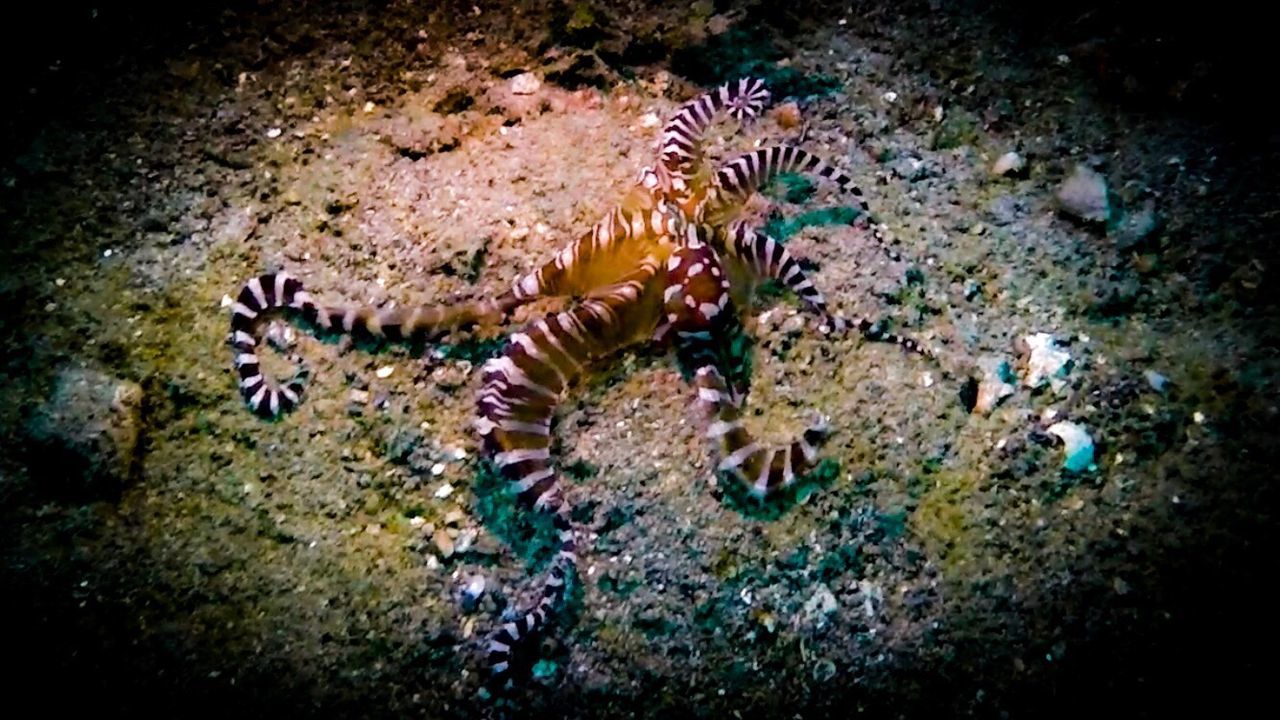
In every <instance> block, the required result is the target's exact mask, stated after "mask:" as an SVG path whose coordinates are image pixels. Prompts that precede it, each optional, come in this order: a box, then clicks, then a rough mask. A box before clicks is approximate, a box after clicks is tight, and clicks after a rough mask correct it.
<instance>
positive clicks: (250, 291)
mask: <svg viewBox="0 0 1280 720" xmlns="http://www.w3.org/2000/svg"><path fill="white" fill-rule="evenodd" d="M280 308H289V309H291V310H294V311H297V312H300V313H302V314H303V315H311V316H314V315H315V313H316V312H317V308H316V306H315V303H313V302H312V301H311V296H310V294H308V293H307V291H305V290H303V289H302V283H301V282H299V281H298V280H297V279H295V278H293V277H292V276H290V275H288V274H287V273H275V274H271V275H262V276H260V277H256V278H253V279H252V280H250V281H249V282H247V283H245V285H244V287H243V288H241V289H240V294H239V295H238V296H237V298H236V300H235V302H233V303H232V304H231V333H230V335H229V336H228V338H227V340H228V342H229V343H230V345H231V348H232V350H233V351H234V353H235V358H234V362H235V368H236V374H237V375H238V376H239V386H240V395H241V396H243V397H244V400H245V402H246V403H248V405H249V408H250V409H251V410H253V412H254V413H255V414H256V415H260V416H262V417H265V418H275V417H278V416H279V415H282V414H284V413H287V412H289V411H291V410H293V409H294V408H295V407H297V406H298V403H299V402H300V401H301V399H302V391H303V389H304V388H305V386H306V382H307V378H308V376H309V371H308V370H307V369H306V368H305V367H303V366H301V365H299V369H298V372H297V373H296V374H295V375H294V377H293V378H292V379H291V380H289V381H288V382H286V383H284V384H283V385H281V384H280V383H277V382H276V381H275V380H273V379H270V378H268V377H267V376H266V375H265V374H263V372H262V364H261V362H260V361H259V359H258V335H257V332H258V326H259V324H260V320H261V318H262V316H263V315H264V314H265V313H269V312H271V311H273V310H277V309H280ZM290 360H293V361H294V362H296V363H300V361H301V358H297V357H296V356H291V357H290Z"/></svg>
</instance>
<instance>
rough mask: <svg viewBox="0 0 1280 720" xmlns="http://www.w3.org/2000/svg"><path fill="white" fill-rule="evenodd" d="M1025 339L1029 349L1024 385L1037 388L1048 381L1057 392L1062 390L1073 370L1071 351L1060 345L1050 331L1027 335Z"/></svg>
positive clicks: (1023, 379)
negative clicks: (1068, 374)
mask: <svg viewBox="0 0 1280 720" xmlns="http://www.w3.org/2000/svg"><path fill="white" fill-rule="evenodd" d="M1023 341H1024V342H1025V343H1026V344H1027V348H1028V349H1029V353H1028V356H1027V359H1026V371H1025V375H1023V378H1022V383H1023V385H1026V386H1027V387H1029V388H1032V389H1035V388H1038V387H1041V386H1042V385H1044V384H1045V382H1048V383H1049V387H1050V388H1052V389H1053V391H1054V392H1055V393H1057V392H1061V391H1062V389H1063V388H1064V387H1066V385H1067V381H1066V376H1067V373H1068V372H1070V370H1071V365H1072V362H1071V353H1069V352H1067V351H1066V350H1065V349H1063V348H1062V347H1060V346H1059V345H1058V341H1057V340H1056V339H1055V338H1054V337H1053V335H1051V334H1049V333H1035V334H1034V335H1027V336H1026V337H1024V338H1023Z"/></svg>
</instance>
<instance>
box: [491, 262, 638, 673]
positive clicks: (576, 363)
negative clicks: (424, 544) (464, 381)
mask: <svg viewBox="0 0 1280 720" xmlns="http://www.w3.org/2000/svg"><path fill="white" fill-rule="evenodd" d="M658 267H659V264H658V261H657V260H656V259H655V258H653V257H646V258H645V259H644V260H642V261H641V262H640V264H639V267H638V268H637V269H636V270H634V271H632V272H631V273H628V274H627V275H626V276H624V278H623V279H622V280H621V281H620V282H618V283H615V284H614V285H612V286H609V287H607V288H603V289H600V290H598V291H597V292H595V293H593V294H592V296H591V297H589V298H587V299H586V300H584V301H583V302H581V303H579V304H578V305H576V306H574V307H573V308H571V309H569V310H566V311H564V312H560V313H556V314H554V315H548V316H547V317H545V318H543V319H541V320H538V321H536V322H534V323H531V324H530V325H528V326H527V327H525V328H524V329H523V330H522V331H520V332H518V333H515V334H513V335H512V336H511V339H510V341H509V342H508V343H507V345H506V347H505V349H504V350H503V353H502V354H501V355H500V356H498V357H496V358H494V359H492V360H490V361H489V362H487V363H485V365H484V367H483V369H482V372H481V374H482V379H483V387H482V389H481V391H480V394H479V397H478V399H477V418H476V430H477V431H478V433H479V434H480V437H481V440H482V442H483V446H484V451H485V454H486V455H487V456H488V457H490V458H491V459H492V461H493V462H494V464H495V465H496V466H497V467H498V469H499V471H500V472H501V473H502V475H503V476H504V477H505V478H506V479H507V480H509V481H510V482H511V484H512V487H513V489H514V491H515V493H516V499H517V502H518V503H519V504H521V505H522V506H524V507H527V508H530V509H533V510H535V511H538V512H543V513H547V514H549V515H551V516H552V521H553V524H554V526H555V528H556V531H557V533H558V534H559V541H560V547H559V550H558V551H557V553H556V557H555V559H554V560H553V561H552V564H551V568H550V570H549V571H548V574H547V577H546V580H545V581H544V583H543V588H542V592H541V595H540V597H539V599H538V601H537V602H536V603H534V604H533V606H532V607H530V608H529V609H527V610H525V611H523V612H521V613H519V615H518V616H517V617H516V618H515V619H514V620H512V621H510V622H507V623H504V624H503V625H502V626H501V627H499V628H498V629H497V630H495V631H494V632H493V633H491V634H490V636H489V638H488V648H487V652H488V662H489V665H490V668H491V670H492V673H493V675H494V677H495V679H498V678H501V677H502V676H503V675H504V674H505V673H506V672H507V671H508V670H509V669H510V662H511V656H512V652H513V648H514V647H515V646H516V645H517V643H519V642H520V641H522V640H523V639H524V638H525V637H527V636H529V635H532V634H534V633H536V632H538V631H539V630H541V629H542V628H543V626H545V625H546V623H547V622H548V619H549V617H550V615H551V613H552V612H553V611H554V610H555V609H556V608H557V607H558V606H559V605H560V603H561V602H562V601H563V599H564V593H565V584H566V583H567V582H568V580H569V578H570V577H571V576H572V575H573V574H574V572H575V570H576V565H577V552H578V546H577V538H576V533H575V530H574V528H573V525H572V522H571V520H570V515H569V506H568V504H567V503H566V502H565V500H564V497H563V495H562V493H561V491H560V486H559V483H558V481H557V477H556V472H555V470H554V469H553V468H552V467H551V418H552V415H553V413H554V411H555V408H556V406H557V405H558V404H559V402H560V398H561V395H562V393H563V392H564V390H565V388H566V387H568V385H569V384H570V383H571V382H572V381H573V380H574V378H576V377H577V376H578V375H580V374H581V373H582V371H583V368H584V366H585V365H586V364H587V363H588V362H590V361H591V360H593V359H597V358H600V357H604V356H606V355H608V354H611V353H613V352H615V351H616V350H618V349H619V348H620V347H621V346H623V345H626V344H627V343H628V342H630V341H631V339H632V338H634V337H636V335H637V333H638V331H637V330H636V328H633V327H630V325H631V324H632V323H635V322H638V320H637V318H642V317H645V316H646V313H645V312H644V308H643V307H641V306H640V301H641V299H642V297H644V296H645V290H646V286H647V284H648V283H649V282H650V281H651V280H652V279H653V278H654V277H655V275H656V273H657V270H658ZM649 314H651V313H649Z"/></svg>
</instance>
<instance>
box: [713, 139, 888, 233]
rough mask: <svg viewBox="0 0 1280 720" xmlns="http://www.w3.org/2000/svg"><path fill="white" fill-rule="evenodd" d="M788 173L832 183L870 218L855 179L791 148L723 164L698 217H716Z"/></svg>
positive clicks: (765, 150) (756, 152)
mask: <svg viewBox="0 0 1280 720" xmlns="http://www.w3.org/2000/svg"><path fill="white" fill-rule="evenodd" d="M788 172H803V173H807V174H810V175H817V176H819V177H823V178H826V179H828V180H831V181H832V182H834V183H836V184H837V185H838V186H840V191H841V192H842V193H847V194H850V195H853V197H854V198H855V200H856V202H857V203H858V209H859V210H861V211H862V213H863V214H864V215H867V216H870V212H871V211H870V208H869V206H868V205H867V201H866V198H865V197H863V194H862V189H861V188H859V187H858V186H857V185H856V184H855V183H854V181H853V178H851V177H849V176H848V175H845V174H844V173H842V172H840V171H839V170H837V169H836V167H835V166H834V165H831V164H830V163H828V162H827V161H825V160H823V159H822V158H820V157H818V156H817V155H814V154H813V153H811V152H809V151H807V150H801V149H800V148H797V147H792V146H790V145H777V146H774V147H767V148H760V149H759V150H753V151H751V152H749V153H745V154H743V155H739V156H738V157H736V158H733V159H731V160H729V161H728V162H726V163H725V164H724V165H722V166H721V167H720V169H719V170H717V171H716V174H715V178H714V179H713V180H712V183H711V187H710V188H709V189H708V191H707V196H706V198H705V199H704V200H703V201H702V203H701V205H700V207H699V209H698V215H699V217H705V218H708V219H713V218H716V217H718V216H719V215H720V214H721V213H723V212H724V210H726V209H728V208H729V207H731V206H733V205H736V204H738V203H741V202H743V201H744V200H746V199H747V198H748V197H749V196H750V195H752V194H753V193H756V192H759V190H760V189H761V188H763V187H764V186H765V185H767V184H768V183H769V182H770V181H771V180H773V179H774V178H776V177H777V176H778V175H781V174H782V173H788Z"/></svg>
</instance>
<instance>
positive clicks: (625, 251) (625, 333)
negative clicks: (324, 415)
mask: <svg viewBox="0 0 1280 720" xmlns="http://www.w3.org/2000/svg"><path fill="white" fill-rule="evenodd" d="M769 98H770V93H769V91H768V90H767V89H766V88H765V86H764V83H763V82H762V81H760V80H758V79H753V78H744V79H740V80H737V81H732V82H728V83H725V84H724V85H721V86H719V87H718V88H715V89H714V90H712V91H710V92H706V93H703V94H701V95H699V96H697V97H695V98H694V99H692V100H690V101H688V102H686V103H685V104H684V105H682V106H681V107H680V108H679V109H678V111H677V112H676V113H675V114H674V115H673V116H672V117H671V119H670V120H669V121H668V122H667V124H666V125H665V126H664V128H663V131H662V134H661V136H660V141H659V145H658V148H657V150H658V152H657V162H656V163H655V164H654V165H652V166H649V167H645V168H642V169H641V171H640V172H639V174H638V177H637V179H636V181H635V183H634V184H633V186H632V187H631V189H630V191H629V192H628V193H627V194H626V195H625V197H624V198H623V199H622V201H621V202H620V203H619V204H618V205H617V206H615V207H614V208H613V209H612V210H610V211H609V212H608V213H607V214H606V215H605V217H604V218H602V219H601V220H600V221H599V222H597V223H596V224H595V225H594V226H593V227H592V228H591V229H590V230H588V231H586V232H585V233H583V234H582V235H581V236H580V237H579V238H578V239H577V240H576V241H575V242H573V243H572V244H570V245H568V246H567V247H565V248H563V249H562V250H560V251H559V252H558V253H557V254H556V255H555V256H554V257H553V258H551V259H550V260H549V261H547V262H545V263H544V264H543V265H542V266H541V267H539V268H538V269H536V270H535V271H533V272H530V273H528V274H526V275H524V276H522V277H519V278H517V279H516V280H515V281H514V282H513V283H512V285H511V286H510V288H509V289H508V290H507V291H506V292H504V293H503V294H501V295H499V296H498V297H492V298H482V299H479V300H476V301H473V302H470V303H464V304H455V305H439V306H424V307H408V308H405V307H397V308H389V309H380V308H374V307H365V306H359V305H338V306H326V305H320V304H318V303H317V302H316V301H315V299H314V298H313V296H312V295H311V294H310V293H309V292H308V291H307V290H305V289H303V286H302V283H301V282H300V281H299V280H298V279H296V278H295V277H293V276H292V275H290V274H288V273H286V272H278V273H271V274H266V275H262V276H259V277H255V278H253V279H251V280H249V281H248V282H247V283H246V284H245V285H244V286H243V287H242V289H241V290H240V292H239V295H238V297H237V299H236V300H235V302H234V303H233V304H232V307H231V327H230V334H229V336H228V342H229V344H230V346H231V348H232V350H233V354H234V367H235V372H236V375H237V376H238V383H239V390H240V393H241V395H242V396H243V398H244V401H245V402H246V403H247V405H248V407H249V408H250V409H251V410H252V411H253V412H254V413H256V414H258V415H259V416H262V417H263V418H267V419H275V418H279V417H281V416H283V415H285V414H287V413H288V412H289V411H291V410H292V409H294V408H295V407H297V405H298V403H299V402H300V401H301V399H302V394H303V390H304V388H305V385H306V382H307V379H308V376H309V372H308V371H307V370H306V368H305V366H302V365H300V369H299V371H298V372H297V374H296V375H295V376H294V377H293V378H291V379H289V380H287V381H285V382H283V383H282V382H278V381H276V380H273V379H271V378H268V377H267V376H266V375H265V374H264V373H263V371H262V369H261V364H260V361H259V358H258V355H257V352H258V344H259V337H260V335H261V334H262V333H261V326H262V322H263V320H264V319H265V318H266V317H268V316H270V315H271V314H273V313H274V312H276V311H288V312H291V313H293V314H295V315H299V316H301V317H302V318H303V319H304V320H305V321H307V322H308V323H311V324H312V325H314V326H316V327H318V328H319V329H321V330H324V331H330V332H340V333H346V334H351V335H353V336H357V337H360V336H363V337H368V338H377V339H385V340H388V341H393V342H412V341H416V340H421V339H423V338H425V337H431V336H435V335H437V334H439V333H441V332H447V331H449V330H451V329H456V328H461V327H465V326H470V325H475V324H480V323H498V322H501V321H502V320H504V319H505V318H506V317H508V316H509V315H511V314H512V312H513V311H514V310H515V309H516V308H518V307H520V306H522V305H525V304H527V303H530V302H532V301H534V300H536V299H539V298H547V297H567V298H570V299H571V300H572V303H571V304H570V305H569V306H568V307H567V309H565V310H562V311H560V312H554V313H548V314H546V315H545V316H544V317H541V318H538V319H535V320H533V321H531V322H528V323H527V324H526V325H525V326H524V327H523V328H522V329H520V330H518V331H516V332H514V333H512V334H511V335H510V336H509V338H508V339H507V341H506V343H505V346H504V347H503V349H502V350H501V352H499V353H498V354H497V355H496V356H495V357H493V358H492V359H490V360H489V361H487V362H486V363H485V364H484V365H483V366H482V368H481V370H480V374H481V387H480V390H479V393H478V395H477V398H476V415H475V421H474V426H475V431H476V433H477V434H478V436H479V440H480V445H481V447H482V449H483V456H484V458H485V459H486V460H487V462H489V463H491V466H492V467H494V468H496V469H497V471H498V472H499V473H500V474H501V475H502V476H503V477H504V478H505V479H506V480H507V481H509V484H510V487H511V490H512V492H513V494H514V496H515V499H516V503H517V504H518V505H519V506H521V507H524V508H527V509H528V510H531V511H533V512H535V513H541V514H545V515H547V516H549V517H550V519H551V524H552V526H553V527H554V529H555V532H556V533H557V546H556V553H555V555H554V557H553V558H552V560H551V561H550V563H549V566H548V568H547V569H546V571H545V577H544V579H543V581H542V584H541V590H540V592H539V593H538V594H537V596H536V598H535V599H533V600H532V601H531V602H529V603H527V604H525V605H523V606H513V607H512V608H508V610H507V613H506V618H505V621H504V622H500V623H499V624H498V626H497V627H496V628H495V629H493V630H492V632H490V633H488V634H487V636H486V638H485V646H484V653H485V654H486V656H487V660H486V662H487V665H488V667H489V669H490V671H491V673H492V674H491V677H492V678H494V679H496V680H499V681H503V680H505V679H506V678H508V677H509V675H510V672H511V670H512V667H513V665H512V664H513V657H514V655H515V653H516V652H517V651H518V649H519V648H521V647H523V646H525V643H526V641H527V640H528V639H529V638H530V637H533V636H535V635H537V634H539V633H541V632H543V631H545V630H546V629H547V627H548V625H549V624H550V623H551V621H552V619H553V617H554V615H555V613H556V611H557V609H558V608H559V607H560V606H561V605H562V604H563V601H564V598H565V593H566V588H567V586H568V585H569V583H571V582H572V581H573V579H574V578H575V577H576V573H577V566H578V559H579V555H580V554H581V553H582V551H583V548H582V544H581V539H580V538H581V536H582V533H581V532H580V530H579V528H578V527H576V525H575V522H574V520H573V517H572V513H571V506H570V503H569V502H568V501H567V500H566V499H565V495H564V493H563V491H562V488H561V485H560V482H559V479H558V472H557V470H556V468H555V467H554V465H553V462H552V456H551V438H552V427H551V426H552V421H553V416H554V414H555V411H556V409H557V407H558V406H559V405H560V403H561V401H562V399H563V398H564V396H565V394H566V392H567V391H568V390H569V388H570V387H571V386H573V384H574V383H575V381H577V380H578V379H579V378H581V377H582V376H583V375H584V374H585V373H587V372H588V371H589V369H590V368H591V366H592V365H593V364H596V363H599V362H602V361H604V360H606V359H608V358H609V357H611V356H614V355H616V354H618V353H619V352H620V351H621V350H623V349H624V348H627V347H630V346H633V345H637V344H640V343H657V344H658V345H659V347H661V348H667V349H672V350H674V353H675V355H676V359H677V361H678V362H679V364H680V367H681V368H682V370H683V371H684V374H685V377H686V378H687V379H688V380H690V381H691V383H692V385H693V387H694V389H695V390H696V399H695V400H694V402H693V405H694V408H695V411H696V414H697V417H698V418H699V420H700V422H701V424H700V430H701V432H702V434H703V435H704V436H705V438H706V439H707V441H708V443H709V444H710V445H711V446H712V448H713V449H714V452H715V454H716V456H717V458H718V464H717V465H716V470H717V472H718V473H719V474H721V475H722V476H724V477H727V478H730V479H731V481H732V482H735V483H738V484H739V487H740V488H741V489H742V490H745V492H746V494H747V495H748V496H750V497H752V498H757V499H760V500H764V499H767V498H770V497H773V496H775V495H776V494H777V493H779V492H780V491H783V490H785V489H787V488H789V487H792V486H793V485H794V484H795V483H796V482H797V479H799V478H801V477H802V476H804V474H805V473H807V472H810V471H811V470H812V469H813V468H814V467H815V466H816V464H817V462H818V460H819V449H820V447H821V445H822V443H823V441H824V440H825V439H826V438H827V437H828V434H829V432H830V427H829V422H828V420H827V419H826V418H824V417H822V416H821V415H819V416H818V417H817V419H816V420H815V421H814V422H813V423H812V424H811V425H810V426H809V427H807V428H806V429H805V430H804V431H803V432H802V433H800V434H799V436H798V437H796V438H795V439H793V440H791V441H790V442H787V443H783V444H780V445H770V444H767V443H763V442H760V441H759V440H757V439H756V438H754V437H753V436H752V434H751V433H750V432H749V431H748V430H747V427H746V425H745V424H744V422H743V419H742V416H743V406H744V403H745V400H746V391H747V387H746V386H747V382H746V379H745V378H741V377H738V378H736V379H735V372H734V361H733V357H732V355H733V353H732V351H731V348H730V345H731V344H732V339H733V338H734V337H735V336H736V335H737V334H740V333H741V332H742V328H743V324H742V317H743V312H744V310H745V309H746V308H748V307H749V305H750V299H751V297H752V294H753V293H754V292H755V290H756V288H757V287H758V286H759V285H760V284H761V283H762V282H764V281H768V280H772V281H776V282H778V283H780V284H781V285H782V286H784V287H786V288H787V289H789V290H790V291H791V292H793V293H795V295H796V296H797V297H798V298H799V300H800V301H801V303H802V304H803V305H804V306H805V307H806V309H807V310H808V311H809V312H811V313H812V314H813V315H815V316H816V317H817V318H818V328H819V329H820V330H821V331H822V332H824V333H829V334H835V333H845V332H849V331H854V330H856V331H858V332H860V333H862V334H863V335H864V336H865V337H867V338H869V339H874V340H882V341H888V342H894V343H897V344H899V345H900V346H902V347H903V348H905V349H906V350H908V351H911V352H915V353H918V354H921V355H926V356H927V355H929V354H930V351H928V350H927V349H925V348H924V347H923V346H921V345H920V344H919V343H917V342H916V341H915V340H912V339H910V338H907V337H902V336H899V335H894V334H891V333H888V332H885V331H884V330H883V329H882V328H881V327H880V326H879V325H877V324H875V323H872V322H871V321H869V320H867V319H866V318H861V317H855V318H851V319H850V318H845V317H843V316H840V315H837V314H833V313H832V312H830V311H829V309H828V307H827V304H826V301H825V299H824V297H823V295H822V293H821V292H820V291H819V290H818V289H817V288H816V287H815V286H814V284H813V283H812V281H811V280H810V278H809V277H808V275H807V273H806V272H805V271H804V269H803V268H802V267H801V265H800V262H799V261H798V260H797V259H796V258H795V257H794V256H793V255H792V254H791V253H790V252H789V251H788V250H787V249H786V247H785V246H784V245H783V244H782V243H780V242H778V241H777V240H775V239H774V238H772V237H770V236H768V235H767V234H765V233H763V232H761V231H760V230H758V229H756V228H753V227H751V225H750V224H749V223H748V222H747V221H745V220H741V219H738V215H739V214H740V210H741V208H742V206H743V204H744V203H745V201H746V200H747V199H748V198H749V197H751V196H752V195H753V194H754V193H757V192H759V191H761V190H762V189H763V188H764V187H765V186H766V185H767V184H768V183H769V182H770V181H771V180H773V179H774V178H776V177H777V176H779V175H780V174H782V173H804V174H809V175H813V176H816V177H819V178H823V179H824V180H827V181H830V182H832V183H834V184H835V185H836V186H838V188H839V190H840V191H841V192H842V193H844V194H845V195H848V196H851V197H852V198H854V199H855V200H856V201H857V203H858V205H859V208H860V209H861V210H862V214H861V217H862V218H867V219H869V218H870V213H869V210H868V207H867V203H866V200H865V199H864V197H863V193H862V191H861V190H860V189H859V188H858V187H857V186H856V185H855V184H854V182H853V181H852V180H851V179H850V178H849V177H848V176H846V175H844V174H843V173H841V172H840V171H839V170H837V169H836V168H835V167H834V166H833V165H831V164H830V163H828V162H827V161H825V160H823V159H821V158H819V157H818V156H816V155H814V154H811V153H809V152H807V151H805V150H803V149H800V148H798V147H793V146H790V145H779V146H772V147H765V148H760V149H757V150H754V151H752V152H749V153H745V154H743V155H740V156H737V157H734V158H732V159H730V160H728V161H727V162H725V163H723V164H722V165H720V166H719V167H717V168H710V167H708V163H706V162H705V158H704V156H703V150H702V141H703V136H704V135H705V134H706V132H707V131H708V129H709V128H710V127H711V126H712V124H713V123H714V122H716V121H717V120H718V119H719V118H720V117H721V116H723V115H728V116H730V117H732V118H734V119H735V120H737V121H738V122H740V123H744V124H745V123H746V122H748V121H750V120H751V119H752V118H755V117H756V116H758V115H759V114H760V113H761V112H762V110H763V108H764V107H765V105H766V104H767V102H768V100H769ZM870 225H871V227H872V232H873V234H875V236H876V239H877V240H880V241H881V242H883V239H882V238H881V236H880V234H879V229H878V228H877V227H876V226H875V225H874V223H870ZM292 359H294V360H295V361H298V362H300V360H301V359H300V358H296V357H295V358H292Z"/></svg>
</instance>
